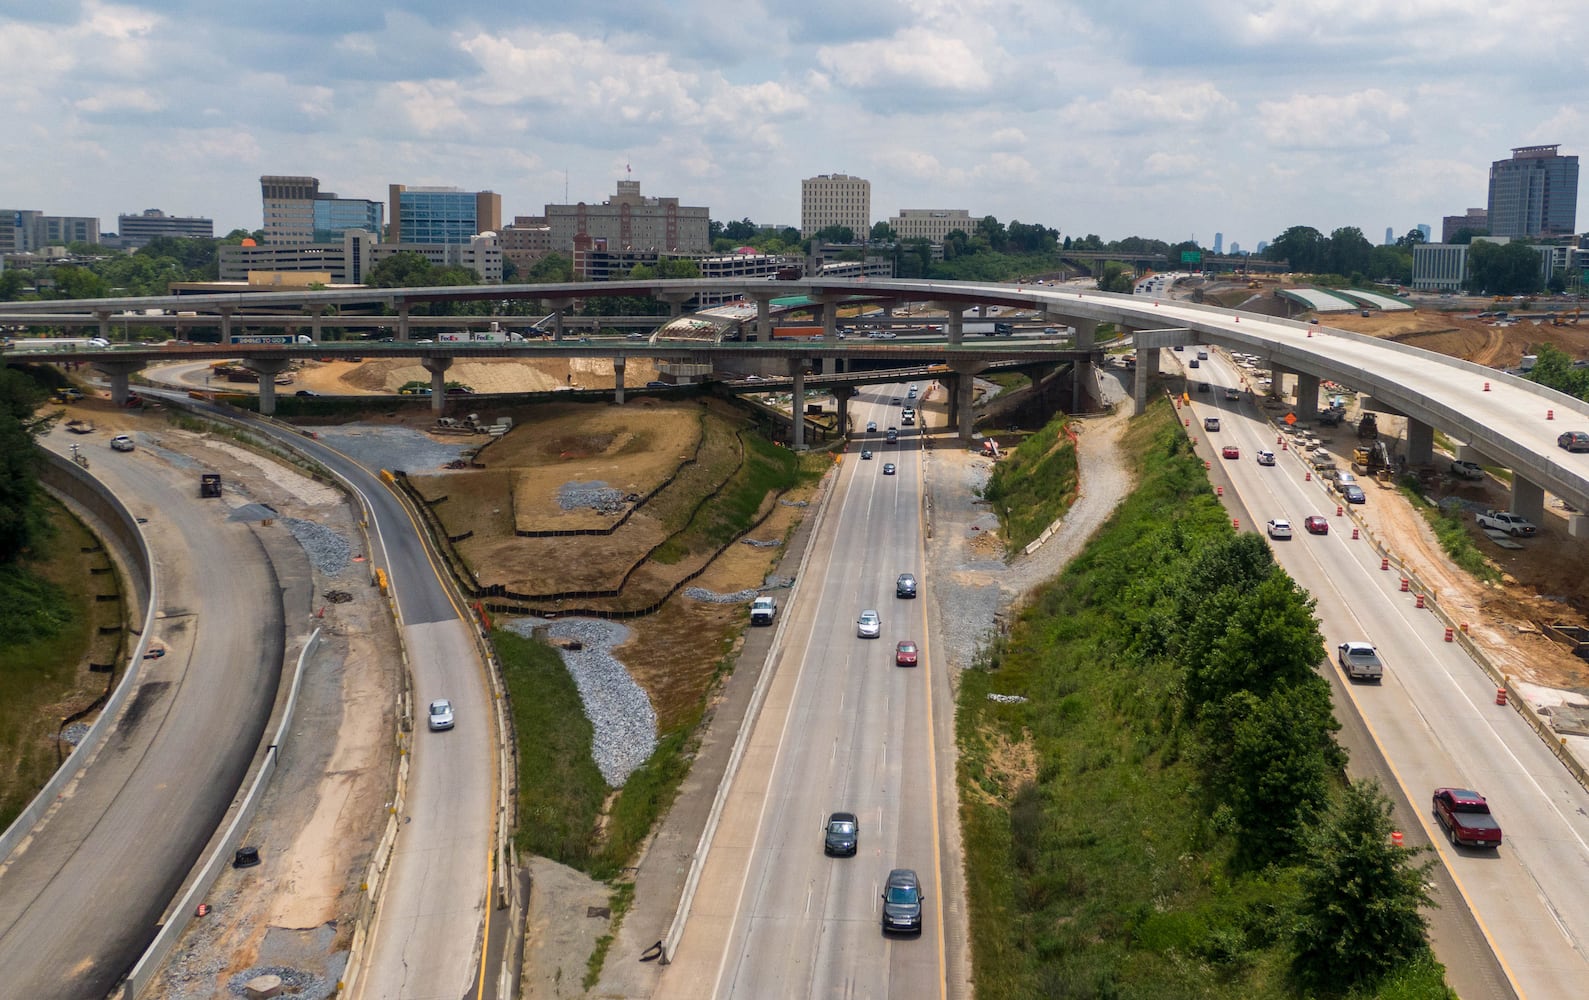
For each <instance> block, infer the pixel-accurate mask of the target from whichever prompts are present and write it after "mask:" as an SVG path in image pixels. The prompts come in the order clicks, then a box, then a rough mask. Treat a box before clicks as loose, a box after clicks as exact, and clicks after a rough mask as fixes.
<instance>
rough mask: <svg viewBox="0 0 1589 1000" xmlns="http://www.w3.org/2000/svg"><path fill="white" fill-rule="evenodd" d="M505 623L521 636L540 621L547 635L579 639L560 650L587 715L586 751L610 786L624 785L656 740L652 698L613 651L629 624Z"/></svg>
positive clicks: (595, 621)
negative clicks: (575, 645) (575, 646)
mask: <svg viewBox="0 0 1589 1000" xmlns="http://www.w3.org/2000/svg"><path fill="white" fill-rule="evenodd" d="M504 625H505V626H506V627H507V628H508V629H511V630H512V631H513V632H515V633H517V634H519V635H522V636H524V637H526V638H528V637H529V636H530V635H531V634H532V633H534V632H535V630H536V629H538V628H540V627H542V626H544V627H545V628H546V634H547V635H548V636H549V637H550V638H553V639H576V640H578V641H579V643H580V644H581V646H582V647H583V648H581V649H561V650H559V652H560V653H561V654H562V656H563V663H564V664H565V665H566V666H567V667H568V672H569V674H570V676H572V677H573V678H574V686H575V687H577V688H578V689H579V699H580V701H582V702H583V703H584V705H585V716H586V718H588V719H590V724H591V728H592V730H593V732H592V734H591V756H592V757H594V758H595V760H596V766H597V767H598V768H599V769H600V770H601V776H602V777H603V778H605V779H606V781H607V784H608V785H609V786H611V787H613V788H621V787H623V783H624V782H625V781H628V780H629V775H631V774H633V773H634V771H635V770H636V769H637V768H639V767H640V766H641V765H642V764H644V763H645V762H646V761H647V760H648V759H650V757H651V753H652V751H653V750H655V749H656V746H657V713H656V710H655V709H654V708H653V707H652V705H651V699H650V698H649V697H648V696H647V695H646V692H645V689H644V688H642V687H641V686H640V685H639V684H637V683H635V680H634V678H633V677H631V676H629V671H628V669H627V668H626V667H625V666H624V665H623V664H622V663H620V662H619V661H618V658H617V657H615V656H613V655H612V650H613V648H614V647H615V646H618V645H621V644H622V643H623V642H625V641H626V640H627V639H628V638H629V629H628V628H626V627H625V626H623V625H620V624H618V623H617V622H610V621H603V620H601V619H598V618H559V619H557V620H556V621H547V620H546V619H542V618H515V619H511V620H509V621H507V622H505V623H504Z"/></svg>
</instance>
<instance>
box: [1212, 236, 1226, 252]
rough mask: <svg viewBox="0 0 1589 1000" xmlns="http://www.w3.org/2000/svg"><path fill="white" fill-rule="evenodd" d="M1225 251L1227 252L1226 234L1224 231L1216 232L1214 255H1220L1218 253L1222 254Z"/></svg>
mask: <svg viewBox="0 0 1589 1000" xmlns="http://www.w3.org/2000/svg"><path fill="white" fill-rule="evenodd" d="M1224 252H1225V234H1224V233H1215V234H1214V255H1215V256H1218V255H1220V254H1222V253H1224Z"/></svg>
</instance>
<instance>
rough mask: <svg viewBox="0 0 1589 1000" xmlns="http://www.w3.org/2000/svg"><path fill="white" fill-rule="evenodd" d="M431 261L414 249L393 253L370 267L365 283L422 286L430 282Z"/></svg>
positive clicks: (396, 286)
mask: <svg viewBox="0 0 1589 1000" xmlns="http://www.w3.org/2000/svg"><path fill="white" fill-rule="evenodd" d="M430 273H431V266H430V261H428V260H426V259H425V257H424V255H423V254H421V253H418V252H416V251H413V250H402V251H399V252H398V253H394V254H392V255H391V256H390V257H388V258H386V259H385V260H383V261H381V262H380V263H379V264H377V265H375V266H374V267H372V268H370V270H369V272H368V273H367V274H366V275H365V276H364V283H365V284H367V285H371V286H373V287H375V288H421V287H424V286H426V285H429V284H430Z"/></svg>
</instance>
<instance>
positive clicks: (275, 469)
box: [206, 438, 342, 507]
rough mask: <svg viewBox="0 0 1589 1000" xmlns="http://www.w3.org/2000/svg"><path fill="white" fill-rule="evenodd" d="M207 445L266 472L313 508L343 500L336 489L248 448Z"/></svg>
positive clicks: (213, 441)
mask: <svg viewBox="0 0 1589 1000" xmlns="http://www.w3.org/2000/svg"><path fill="white" fill-rule="evenodd" d="M206 443H207V444H208V445H209V446H210V447H211V448H214V449H215V450H216V451H219V452H223V453H225V454H227V455H230V456H231V457H233V458H235V459H237V460H238V461H239V462H247V463H248V464H249V465H252V466H254V467H255V468H256V469H259V470H260V471H262V472H264V473H265V474H266V475H268V476H270V479H271V481H272V482H273V483H275V484H276V485H277V486H279V487H281V488H282V489H284V490H286V491H287V492H288V493H291V494H292V495H293V496H294V497H296V498H297V499H298V500H299V501H301V502H303V503H306V504H308V505H309V506H311V507H324V506H328V505H330V504H334V503H337V502H338V501H340V500H341V499H342V494H341V493H340V492H338V491H337V490H336V488H335V487H332V486H327V485H325V484H324V483H317V482H315V481H314V480H313V479H310V478H309V477H308V476H306V475H304V474H302V473H300V472H295V471H293V469H292V468H291V467H290V466H288V465H286V464H285V463H282V462H276V461H272V460H271V459H268V458H266V457H265V456H263V455H257V454H255V453H254V452H251V451H249V450H248V449H247V448H239V447H238V446H237V445H235V444H228V443H227V442H225V441H217V440H215V439H214V438H211V439H210V440H209V441H208V442H206Z"/></svg>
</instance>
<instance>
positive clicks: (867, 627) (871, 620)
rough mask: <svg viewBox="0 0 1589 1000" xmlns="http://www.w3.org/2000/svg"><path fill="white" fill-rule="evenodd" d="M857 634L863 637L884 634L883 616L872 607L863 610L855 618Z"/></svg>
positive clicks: (870, 637) (872, 637)
mask: <svg viewBox="0 0 1589 1000" xmlns="http://www.w3.org/2000/svg"><path fill="white" fill-rule="evenodd" d="M855 634H856V635H857V636H859V637H860V638H862V639H876V638H877V637H878V636H880V635H882V634H883V616H882V615H880V614H878V613H877V612H876V611H872V610H870V609H868V610H866V611H862V612H861V617H859V618H857V619H856V620H855Z"/></svg>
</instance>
